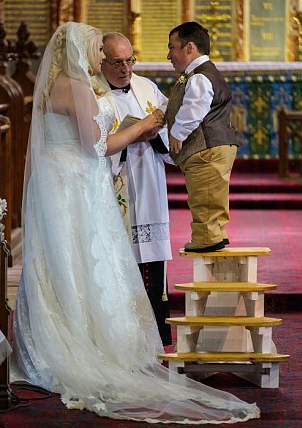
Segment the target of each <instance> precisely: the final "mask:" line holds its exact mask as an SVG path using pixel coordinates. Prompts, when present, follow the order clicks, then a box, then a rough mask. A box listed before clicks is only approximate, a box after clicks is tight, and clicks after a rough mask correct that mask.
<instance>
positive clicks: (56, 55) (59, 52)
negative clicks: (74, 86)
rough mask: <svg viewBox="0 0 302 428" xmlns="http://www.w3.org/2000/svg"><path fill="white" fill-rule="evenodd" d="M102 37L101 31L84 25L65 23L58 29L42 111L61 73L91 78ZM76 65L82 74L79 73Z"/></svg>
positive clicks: (79, 78)
mask: <svg viewBox="0 0 302 428" xmlns="http://www.w3.org/2000/svg"><path fill="white" fill-rule="evenodd" d="M102 37H103V34H102V31H101V30H100V29H98V28H94V27H91V26H90V25H87V24H83V23H74V22H66V23H65V24H63V25H62V26H61V27H60V28H59V29H58V30H57V34H56V35H55V40H54V44H53V56H52V61H51V63H50V67H49V74H48V80H47V82H46V85H45V88H44V89H43V94H42V99H41V103H40V107H41V108H42V110H44V109H45V103H46V100H47V99H48V97H49V94H50V92H51V89H52V87H53V84H54V82H55V80H56V78H57V77H58V75H59V74H60V73H64V74H65V75H66V76H68V77H70V78H72V79H76V80H84V81H87V78H89V76H91V75H92V70H93V66H94V63H95V58H96V54H97V51H98V50H99V48H100V44H101V42H102ZM79 65H80V67H81V70H82V71H83V73H79Z"/></svg>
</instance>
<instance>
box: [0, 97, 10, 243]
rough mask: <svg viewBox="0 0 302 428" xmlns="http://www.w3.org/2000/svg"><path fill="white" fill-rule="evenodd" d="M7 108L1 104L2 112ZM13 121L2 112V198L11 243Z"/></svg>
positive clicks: (0, 132) (0, 118) (0, 130)
mask: <svg viewBox="0 0 302 428" xmlns="http://www.w3.org/2000/svg"><path fill="white" fill-rule="evenodd" d="M4 110H7V104H2V105H0V112H3V111H4ZM11 155H12V151H11V122H10V119H9V118H8V117H6V116H3V115H1V114H0V162H1V167H0V198H1V199H5V200H6V202H7V215H6V216H5V217H4V219H3V224H4V226H5V236H6V240H7V242H8V243H9V245H11V226H12V221H11V211H12V171H11Z"/></svg>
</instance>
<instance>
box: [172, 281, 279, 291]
mask: <svg viewBox="0 0 302 428" xmlns="http://www.w3.org/2000/svg"><path fill="white" fill-rule="evenodd" d="M174 288H176V289H177V290H183V291H195V292H201V293H202V292H211V291H217V292H219V291H221V292H227V291H237V292H249V291H250V292H252V291H260V292H261V291H269V290H275V289H276V288H277V285H276V284H261V283H259V282H188V283H183V284H175V285H174Z"/></svg>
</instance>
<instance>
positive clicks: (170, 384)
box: [11, 97, 259, 424]
mask: <svg viewBox="0 0 302 428" xmlns="http://www.w3.org/2000/svg"><path fill="white" fill-rule="evenodd" d="M99 106H100V113H99V115H98V116H97V117H96V118H95V120H96V121H97V122H98V125H99V127H100V129H101V130H102V139H101V141H99V142H98V143H97V144H96V146H95V148H96V152H97V154H98V156H95V157H93V156H90V155H88V154H85V151H83V149H82V148H81V141H80V138H79V135H78V134H77V133H76V132H75V131H74V127H73V126H72V122H71V119H70V117H69V116H65V115H60V114H55V113H46V114H44V116H43V118H42V119H41V120H42V121H43V127H44V128H43V135H44V137H43V138H45V148H44V149H43V150H41V155H40V157H39V162H36V163H35V165H34V167H32V170H31V175H30V179H29V181H28V184H27V198H26V199H27V200H26V206H25V211H24V235H23V241H24V254H23V256H24V259H23V272H22V277H21V282H20V286H19V291H18V295H17V299H16V308H15V312H14V329H13V335H14V343H13V349H14V352H13V358H12V361H11V382H13V381H16V380H23V381H27V382H29V383H30V384H33V385H37V386H41V387H43V388H45V389H47V390H49V391H52V392H56V393H59V394H61V399H62V401H63V403H65V404H66V406H67V407H68V408H71V409H72V408H77V409H83V408H86V409H88V410H91V411H93V412H95V413H97V414H98V415H100V416H106V417H110V418H115V419H132V420H140V421H147V422H152V423H155V422H162V423H169V422H177V423H183V424H185V423H190V424H204V423H213V424H218V423H222V422H226V423H233V422H237V421H244V420H247V419H250V418H256V417H259V409H258V408H257V406H256V405H255V404H248V403H245V402H243V401H241V400H239V399H238V398H236V397H235V396H233V395H231V394H228V393H225V392H222V391H218V390H215V389H212V388H209V387H207V386H205V385H202V384H201V383H198V382H195V381H193V380H190V379H187V378H186V377H184V376H182V375H177V374H173V376H169V370H168V369H167V368H165V367H163V366H162V365H161V363H160V362H159V361H158V360H157V354H158V353H160V352H163V348H162V345H161V340H160V336H159V334H158V330H157V325H156V321H155V318H154V315H153V312H152V309H151V306H150V303H149V300H148V297H147V294H146V292H145V289H144V285H143V282H142V279H141V276H140V272H139V269H138V267H137V264H136V261H135V259H134V256H133V254H132V250H131V246H130V243H129V240H128V236H127V234H126V231H125V228H124V225H123V221H122V218H121V215H120V211H119V208H118V203H117V200H116V196H115V193H114V189H113V183H112V174H111V165H110V160H109V158H105V157H104V152H105V150H106V136H107V132H108V130H109V129H110V128H111V126H112V122H113V119H114V117H113V116H114V114H113V110H112V109H111V107H110V103H109V102H108V101H107V100H106V98H105V97H104V98H103V99H101V100H100V102H99ZM54 130H55V131H57V132H56V138H54V137H53V135H54ZM58 136H60V138H58Z"/></svg>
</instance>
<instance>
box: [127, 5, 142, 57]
mask: <svg viewBox="0 0 302 428" xmlns="http://www.w3.org/2000/svg"><path fill="white" fill-rule="evenodd" d="M128 19H129V22H130V35H129V39H130V42H131V44H132V47H133V55H134V56H135V57H136V58H137V60H138V61H140V60H141V58H140V51H141V20H142V18H141V15H140V14H139V13H135V12H132V11H131V12H130V14H129V16H128Z"/></svg>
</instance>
